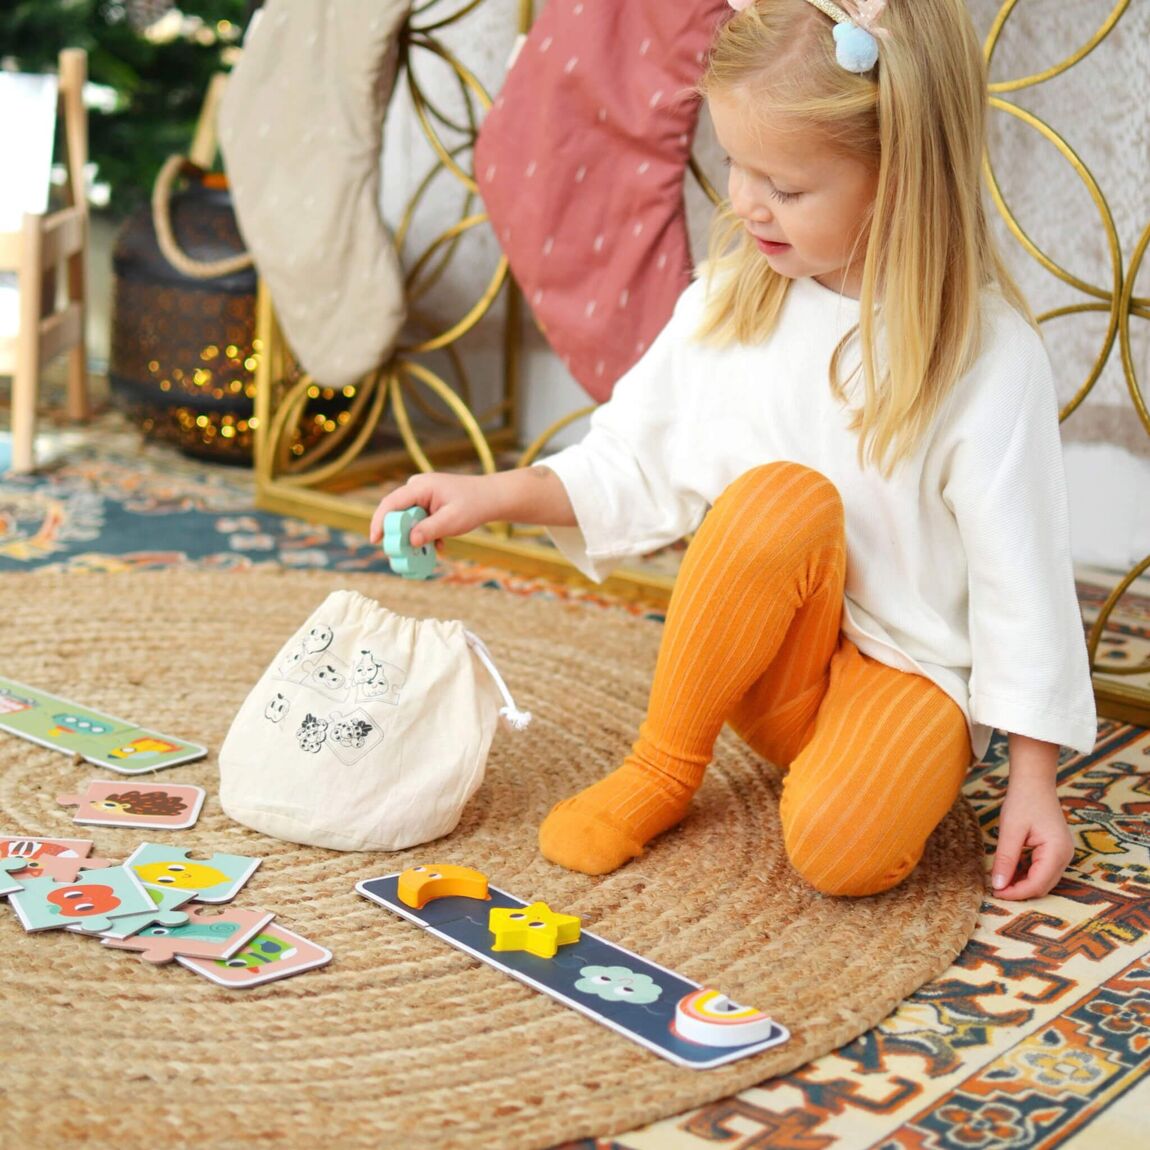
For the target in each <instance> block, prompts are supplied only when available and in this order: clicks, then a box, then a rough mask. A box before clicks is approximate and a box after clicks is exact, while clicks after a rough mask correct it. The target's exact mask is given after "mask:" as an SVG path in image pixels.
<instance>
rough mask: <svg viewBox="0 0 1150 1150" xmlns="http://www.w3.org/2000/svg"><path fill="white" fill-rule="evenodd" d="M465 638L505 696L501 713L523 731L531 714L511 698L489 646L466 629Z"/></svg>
mask: <svg viewBox="0 0 1150 1150" xmlns="http://www.w3.org/2000/svg"><path fill="white" fill-rule="evenodd" d="M463 636H464V638H465V639H466V640H467V645H468V646H469V647H470V648H471V649H472V650H473V651H474V652H475V653H476V654H477V655H478V656H479V661H480V662H481V663H482V664H483V665H484V666H485V667H486V668H487V670H488V673H489V674H490V675H491V677H492V679H494V680H495V685H496V687H498V688H499V693H500V694H501V695H502V696H503V702H504V703H505V704H506V706H503V707H500V708H499V713H500V714H501V715H502V716H503V718H504V719H506V720H507V723H508V725H509V726H511V727H512V728H513V729H514V730H516V731H522V730H523V729H524V728H525V727H526V726H527V724H528V723H530V722H531V712H530V711H521V710H519V708H518V707H517V706H516V705H515V700H514V699H513V698H512V697H511V692H510V691H509V690H508V689H507V684H506V683H505V682H504V681H503V676H502V675H501V674H500V673H499V671H498V669H497V668H496V666H495V660H494V659H492V657H491V652H490V651H489V650H488V649H487V644H486V643H484V641H483V640H482V639H481V638H480V637H479V636H478V635H476V634H474V633H473V632H471V631H468V630H467V629H466V628H464V630H463Z"/></svg>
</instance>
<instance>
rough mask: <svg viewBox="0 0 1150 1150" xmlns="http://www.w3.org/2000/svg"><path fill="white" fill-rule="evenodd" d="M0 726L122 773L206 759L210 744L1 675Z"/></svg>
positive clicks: (14, 733) (30, 739) (33, 740)
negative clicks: (207, 746) (185, 739)
mask: <svg viewBox="0 0 1150 1150" xmlns="http://www.w3.org/2000/svg"><path fill="white" fill-rule="evenodd" d="M0 731H8V732H9V733H10V734H13V735H18V736H20V738H23V739H28V740H29V741H31V742H33V743H39V744H40V746H42V747H50V748H51V749H52V750H56V751H63V752H64V753H65V754H69V755H79V756H80V758H82V759H84V760H85V761H86V762H89V763H93V764H95V765H96V766H100V767H107V768H108V769H109V770H113V771H118V772H119V773H121V774H125V775H131V774H138V773H141V772H145V771H157V770H162V769H163V768H165V767H174V766H178V765H179V764H180V763H190V762H193V761H194V760H196V759H202V758H203V757H204V756H205V755H206V754H207V753H208V751H207V748H206V747H202V746H200V745H199V744H198V743H189V742H186V741H184V740H183V739H177V738H174V737H172V736H170V735H164V734H161V733H160V732H158V731H153V730H149V729H148V728H146V727H141V726H139V725H138V724H136V723H132V722H129V721H128V720H126V719H118V718H116V717H114V716H112V715H106V714H104V713H103V712H102V711H96V710H93V709H92V708H91V707H85V706H82V705H80V704H78V703H74V702H72V700H70V699H65V698H62V697H61V696H59V695H51V694H49V693H48V692H47V691H40V690H37V689H36V688H35V687H29V686H28V685H27V684H25V683H18V682H16V680H14V679H6V678H4V677H3V676H0Z"/></svg>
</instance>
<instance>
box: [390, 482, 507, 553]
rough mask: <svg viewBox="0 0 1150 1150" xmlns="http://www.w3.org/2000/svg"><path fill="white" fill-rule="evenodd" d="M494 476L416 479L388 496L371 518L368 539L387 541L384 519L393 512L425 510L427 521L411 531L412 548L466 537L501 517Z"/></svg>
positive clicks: (417, 524)
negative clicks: (413, 509)
mask: <svg viewBox="0 0 1150 1150" xmlns="http://www.w3.org/2000/svg"><path fill="white" fill-rule="evenodd" d="M497 478H498V476H494V475H448V474H443V473H441V472H435V471H433V472H430V473H428V474H422V475H413V476H412V477H411V478H410V479H409V480H408V481H407V482H406V483H405V484H404V485H403V486H402V487H397V488H396V489H395V490H394V491H392V492H391V493H390V494H388V495H385V496H384V497H383V498H382V499H381V500H380V502H379V506H378V507H377V508H376V509H375V514H374V515H373V516H372V517H371V530H370V531H369V533H368V538H369V539H370V540H371V542H372V543H378V542H379V541H380V540H381V539H382V538H383V518H384V516H385V515H387V514H388V513H389V512H391V511H406V510H407V508H409V507H422V508H423V509H424V510H425V511H426V512H427V516H428V517H427V518H426V519H423V520H420V522H418V523H416V524H415V525H414V526H413V527H412V529H411V545H412V547H423V546H425V545H426V544H428V543H434V542H435V540H437V539H442V538H443V537H444V536H445V535H463V534H465V533H466V532H468V531H472V530H474V529H475V528H476V527H479V526H480V525H481V524H484V523H489V522H491V520H493V519H495V518H497V517H498V508H497V507H496V505H495V501H494V499H493V495H494V493H493V492H492V491H491V486H492V484H491V482H490V481H492V480H495V479H497Z"/></svg>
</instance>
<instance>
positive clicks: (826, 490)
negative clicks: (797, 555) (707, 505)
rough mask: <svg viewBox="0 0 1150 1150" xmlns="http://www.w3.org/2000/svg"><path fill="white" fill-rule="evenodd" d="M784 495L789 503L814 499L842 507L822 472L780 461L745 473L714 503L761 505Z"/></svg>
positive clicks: (835, 490)
mask: <svg viewBox="0 0 1150 1150" xmlns="http://www.w3.org/2000/svg"><path fill="white" fill-rule="evenodd" d="M782 493H785V494H786V496H787V498H788V501H800V500H806V499H810V498H812V497H813V498H814V499H815V500H818V501H824V502H829V503H831V504H837V505H838V507H839V508H840V509H841V508H842V499H841V498H840V496H839V492H838V488H837V487H835V485H834V484H833V483H832V482H831V481H830V480H829V479H828V478H827V477H826V476H825V475H823V473H822V472H821V471H815V470H814V468H812V467H807V466H805V465H804V464H802V463H791V462H790V461H788V460H779V461H778V462H775V463H764V464H761V465H760V466H758V467H752V468H751V469H750V470H749V471H744V472H743V474H742V475H740V476H739V477H738V478H737V479H735V480H732V482H731V483H729V484H728V485H727V487H726V488H725V489H724V491H723V493H722V494H721V495H720V496H719V498H718V499H717V500H716V501H715V506H716V507H717V506H718V505H719V503H720V502H735V503H738V504H740V505H742V506H747V505H748V504H750V505H754V504H758V503H761V502H762V501H763V500H765V499H770V498H772V497H773V496H776V495H778V494H782Z"/></svg>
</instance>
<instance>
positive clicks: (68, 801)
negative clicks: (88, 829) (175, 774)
mask: <svg viewBox="0 0 1150 1150" xmlns="http://www.w3.org/2000/svg"><path fill="white" fill-rule="evenodd" d="M204 794H205V792H204V788H203V787H197V786H193V785H192V784H191V783H147V784H143V785H141V784H134V785H131V786H128V785H127V784H125V783H123V782H117V781H114V780H113V781H111V782H107V781H99V780H95V779H93V780H92V781H91V782H89V783H88V784H87V786H86V787H85V789H84V790H83V792H82V793H80V794H76V795H58V796H57V798H56V801H57V802H58V803H60V805H61V806H65V807H77V808H78V810H77V811H76V813H75V815H73V816H72V821H73V822H74V823H80V824H86V823H91V824H96V825H103V826H109V827H139V828H140V829H142V830H144V829H146V830H172V831H179V830H185V829H186V828H187V827H190V826H194V825H195V822H196V819H198V818H199V817H200V810H201V809H202V807H203V805H204Z"/></svg>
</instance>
